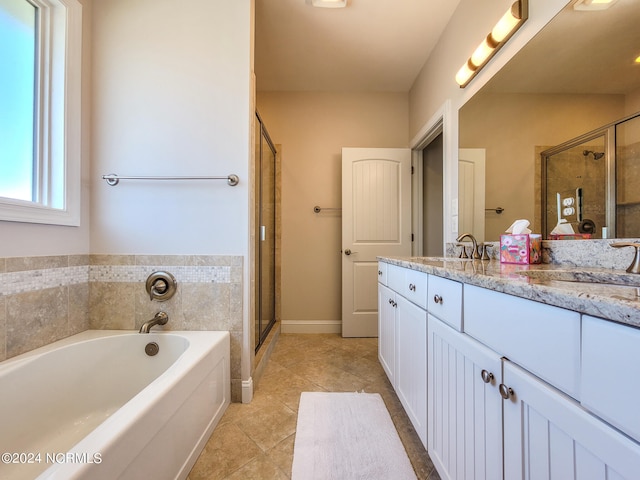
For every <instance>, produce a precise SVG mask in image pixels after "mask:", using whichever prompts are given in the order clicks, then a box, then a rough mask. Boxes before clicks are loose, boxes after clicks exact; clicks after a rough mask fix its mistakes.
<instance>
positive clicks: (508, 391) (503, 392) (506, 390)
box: [498, 383, 514, 400]
mask: <svg viewBox="0 0 640 480" xmlns="http://www.w3.org/2000/svg"><path fill="white" fill-rule="evenodd" d="M498 391H499V392H500V396H501V397H502V398H504V399H505V400H507V399H509V398H511V397H512V396H513V395H514V391H513V389H512V388H511V387H507V386H506V385H505V384H504V383H501V384H500V386H499V387H498Z"/></svg>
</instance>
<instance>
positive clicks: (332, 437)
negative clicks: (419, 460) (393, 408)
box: [291, 392, 416, 480]
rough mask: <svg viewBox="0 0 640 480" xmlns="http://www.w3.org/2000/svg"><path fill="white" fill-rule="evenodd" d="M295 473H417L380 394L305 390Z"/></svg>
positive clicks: (400, 478) (311, 478)
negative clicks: (311, 391)
mask: <svg viewBox="0 0 640 480" xmlns="http://www.w3.org/2000/svg"><path fill="white" fill-rule="evenodd" d="M291 478H292V480H320V479H322V480H331V479H335V480H350V479H362V480H365V479H366V480H377V479H379V480H389V479H394V480H395V479H397V480H404V479H415V478H416V476H415V473H414V471H413V468H412V467H411V463H410V462H409V457H407V452H406V451H405V449H404V447H403V445H402V442H401V441H400V437H398V432H397V431H396V429H395V427H394V425H393V421H392V420H391V416H390V415H389V412H388V411H387V408H386V407H385V405H384V401H383V400H382V397H381V396H380V395H379V394H377V393H327V392H313V393H310V392H304V393H302V396H301V397H300V407H299V409H298V426H297V429H296V440H295V444H294V450H293V469H292V476H291Z"/></svg>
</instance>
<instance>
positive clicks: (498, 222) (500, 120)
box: [459, 94, 625, 241]
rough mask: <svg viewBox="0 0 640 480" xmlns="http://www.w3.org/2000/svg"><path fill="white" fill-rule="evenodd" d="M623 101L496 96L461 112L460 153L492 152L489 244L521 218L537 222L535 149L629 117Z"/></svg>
mask: <svg viewBox="0 0 640 480" xmlns="http://www.w3.org/2000/svg"><path fill="white" fill-rule="evenodd" d="M624 106H625V97H624V96H622V95H518V94H495V95H482V97H478V98H474V99H473V100H471V101H470V102H468V103H467V104H465V106H464V107H463V108H462V109H461V110H460V132H459V134H460V147H461V148H484V149H486V183H485V184H486V194H485V198H486V207H487V208H495V207H502V208H504V209H505V211H504V213H502V214H501V215H496V214H487V216H486V221H485V240H487V241H496V240H498V239H499V238H500V234H501V233H503V232H504V230H505V229H506V228H507V227H508V226H509V225H511V223H512V222H513V221H514V220H516V219H519V218H526V219H529V220H530V221H531V222H532V223H533V221H534V191H535V188H534V187H535V171H534V166H535V160H536V154H535V147H536V146H546V147H550V146H553V145H559V144H561V143H564V142H566V141H568V140H571V139H572V138H575V137H577V136H580V135H582V134H584V133H587V132H589V131H591V130H594V129H596V128H598V127H601V126H603V125H606V124H608V123H610V122H613V121H615V120H617V119H619V118H621V117H622V116H623V115H624Z"/></svg>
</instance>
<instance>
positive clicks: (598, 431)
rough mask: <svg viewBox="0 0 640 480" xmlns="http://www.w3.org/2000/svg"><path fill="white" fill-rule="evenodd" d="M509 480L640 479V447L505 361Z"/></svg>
mask: <svg viewBox="0 0 640 480" xmlns="http://www.w3.org/2000/svg"><path fill="white" fill-rule="evenodd" d="M503 382H504V385H505V386H506V388H508V389H511V390H510V391H509V398H508V399H506V400H505V402H504V478H505V479H508V480H511V479H532V480H535V479H550V480H564V479H567V478H575V479H599V480H612V479H616V480H618V479H628V480H635V479H637V478H639V477H640V445H638V444H637V443H636V442H634V441H633V440H631V439H629V438H628V437H626V436H625V435H623V434H621V433H620V432H619V431H617V430H615V429H614V428H612V427H611V426H610V425H608V424H606V423H605V422H603V421H602V420H600V419H599V418H597V417H595V416H594V415H592V414H591V413H589V412H588V411H586V410H585V409H584V408H583V407H582V406H581V405H580V404H579V403H578V402H577V401H575V400H574V399H573V398H571V397H568V396H567V395H564V394H563V393H561V392H560V391H558V390H557V389H555V388H553V387H551V386H550V385H548V384H547V383H545V382H543V381H541V380H540V379H539V378H537V377H535V376H533V375H531V374H530V373H529V372H527V371H525V370H523V369H521V368H520V367H518V366H517V365H514V364H513V363H511V362H509V361H504V365H503Z"/></svg>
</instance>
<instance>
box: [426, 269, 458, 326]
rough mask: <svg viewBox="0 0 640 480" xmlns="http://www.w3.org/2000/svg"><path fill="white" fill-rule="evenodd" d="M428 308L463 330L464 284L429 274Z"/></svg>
mask: <svg viewBox="0 0 640 480" xmlns="http://www.w3.org/2000/svg"><path fill="white" fill-rule="evenodd" d="M427 310H428V311H429V313H430V314H431V315H433V316H434V317H438V318H439V319H440V320H442V321H443V322H445V323H448V324H449V325H450V326H452V327H453V328H455V329H456V330H458V331H459V332H461V331H462V284H461V283H460V282H456V281H454V280H449V279H446V278H442V277H437V276H435V275H429V286H428V288H427Z"/></svg>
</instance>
